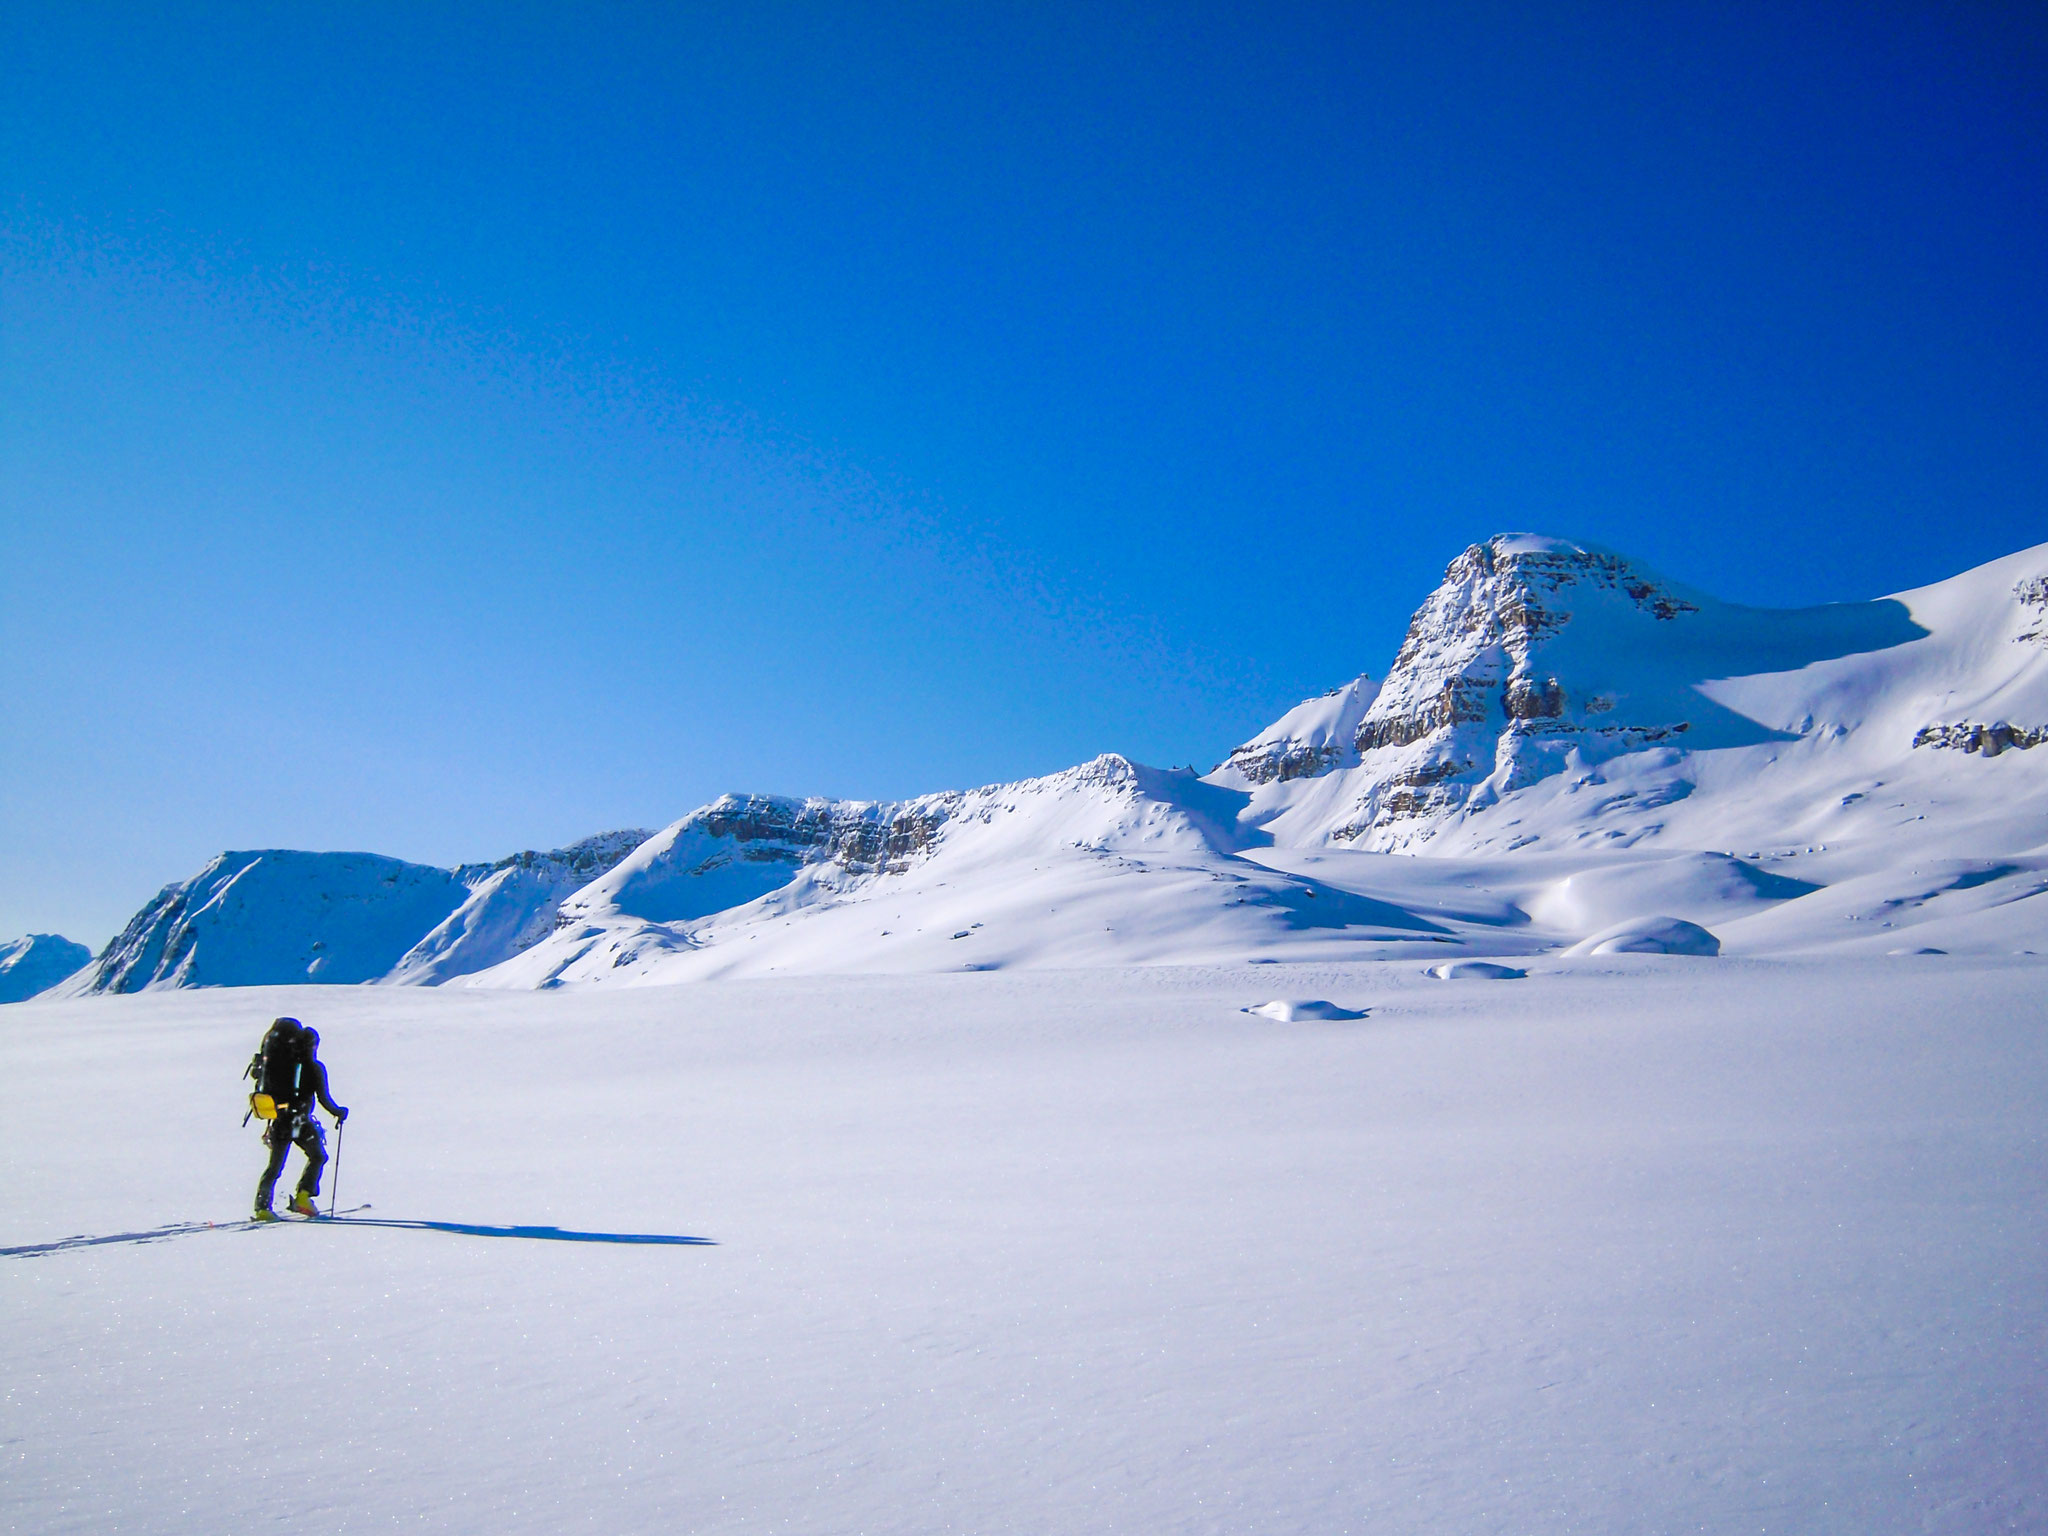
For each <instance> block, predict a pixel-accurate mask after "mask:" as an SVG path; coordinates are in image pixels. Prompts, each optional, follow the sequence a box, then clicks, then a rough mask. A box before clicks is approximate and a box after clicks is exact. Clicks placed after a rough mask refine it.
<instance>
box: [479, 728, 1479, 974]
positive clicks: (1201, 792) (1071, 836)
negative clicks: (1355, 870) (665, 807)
mask: <svg viewBox="0 0 2048 1536" xmlns="http://www.w3.org/2000/svg"><path fill="white" fill-rule="evenodd" d="M1246 800H1247V797H1246V796H1245V795H1244V794H1242V793H1239V792H1235V791H1231V790H1228V789H1224V788H1219V787H1217V786H1215V785H1210V784H1205V783H1203V782H1202V781H1201V780H1199V779H1197V778H1196V777H1195V776H1194V775H1193V774H1191V773H1168V772H1162V771H1160V770H1158V769H1152V768H1143V767H1139V766H1138V765H1136V764H1133V763H1131V762H1129V761H1127V760H1125V759H1124V758H1121V757H1117V756H1114V755H1111V756H1105V757H1101V758H1098V759H1096V760H1095V761H1094V762H1092V763H1086V764H1083V765H1082V766H1081V767H1079V768H1072V769H1068V770H1066V771H1065V772H1063V773H1057V774H1052V775H1050V776H1048V777H1046V778H1043V779H1031V780H1026V781H1023V782H1021V783H1016V784H1001V785H992V786H990V787H988V788H985V789H978V790H972V791H968V792H965V793H956V794H945V795H932V796H927V797H925V798H923V799H919V800H911V801H904V802H900V803H894V804H868V803H835V802H830V801H785V800H774V799H771V798H768V797H761V796H756V797H751V798H749V799H747V800H740V799H738V798H736V797H728V798H727V799H726V800H722V801H719V802H717V803H716V804H714V805H713V806H710V807H707V808H706V810H704V811H699V812H696V813H693V814H692V815H691V816H689V817H686V818H684V820H682V821H680V822H678V823H676V824H675V825H674V826H672V827H670V828H668V829H666V830H665V831H663V832H662V833H660V834H658V835H657V836H656V837H654V838H651V839H649V841H648V842H647V843H646V844H645V845H643V846H642V847H641V848H640V849H638V850H637V851H636V852H635V853H634V854H633V856H632V857H631V858H629V859H627V860H625V861H624V862H622V863H621V864H620V865H619V866H618V868H616V869H615V870H613V871H612V872H611V874H610V875H608V876H606V877H605V878H604V879H602V880H599V881H597V882H595V883H594V884H593V885H592V886H591V887H590V888H589V889H588V890H587V891H584V892H581V893H579V894H578V895H576V896H575V897H573V898H571V899H570V900H569V901H567V902H565V903H564V904H563V907H562V913H561V918H560V926H559V927H558V928H557V929H556V931H555V932H554V933H553V934H552V935H551V936H550V937H549V938H547V939H546V940H544V941H542V942H541V943H539V944H536V945H534V946H533V947H532V948H531V949H529V950H527V951H525V952H524V953H522V954H520V955H519V956H517V957H516V958H515V959H513V960H510V961H508V962H506V963H505V964H503V965H500V966H497V967H494V968H492V969H491V970H489V971H484V972H480V973H478V974H477V975H475V976H472V977H470V978H469V979H468V983H467V984H468V985H472V986H482V987H506V986H510V987H536V986H550V987H551V986H561V985H566V984H573V983H591V982H615V983H616V982H623V983H630V984H634V985H649V984H662V983H667V982H674V981H681V980H697V979H705V978H710V977H718V976H747V975H765V974H767V973H769V972H771V971H793V970H809V971H841V972H861V971H880V972H901V971H930V970H979V969H993V968H1002V967H1006V966H1016V965H1026V966H1036V965H1094V964H1118V963H1132V962H1138V963H1166V962H1170V961H1178V960H1189V959H1213V958H1219V957H1232V958H1250V957H1253V956H1256V955H1258V954H1261V953H1264V952H1267V951H1269V950H1272V949H1274V948H1275V947H1286V948H1287V949H1288V951H1289V952H1290V953H1297V954H1301V955H1310V954H1316V953H1336V952H1340V951H1344V950H1347V949H1348V948H1350V947H1352V946H1355V945H1358V944H1361V943H1367V942H1370V943H1374V944H1378V945H1382V946H1384V945H1395V946H1408V945H1414V944H1418V943H1419V944H1436V943H1442V942H1449V941H1450V937H1451V935H1450V930H1449V929H1448V928H1447V927H1446V926H1445V925H1444V924H1443V923H1441V922H1439V921H1438V920H1436V919H1435V918H1433V917H1431V916H1429V915H1426V914H1423V913H1418V912H1415V911H1411V910H1409V909H1407V908H1405V907H1403V906H1401V905H1398V904H1396V903H1392V902H1387V901H1383V900H1379V899H1376V898H1373V897H1368V896H1361V895H1358V894H1355V893H1350V892H1346V891H1343V890H1340V889H1337V888H1335V887H1332V886H1328V885H1326V884H1324V883H1322V882H1319V881H1317V880H1315V879H1314V878H1312V877H1309V876H1305V875H1300V874H1295V873H1292V872H1290V871H1286V870H1275V869H1271V868H1268V867H1266V866H1263V865H1260V864H1257V863H1253V862H1250V861H1248V860H1245V859H1243V858H1240V857H1238V856H1237V855H1238V853H1239V852H1240V851H1241V850H1242V849H1244V848H1246V847H1248V846H1253V845H1256V844H1258V843H1260V842H1263V841H1264V839H1263V838H1262V837H1261V836H1260V835H1259V834H1257V833H1256V832H1254V831H1248V830H1245V829H1243V828H1241V827H1240V825H1239V818H1240V815H1241V813H1242V812H1243V809H1244V807H1245V804H1246ZM735 897H738V898H740V899H739V900H737V901H736V902H735V900H734V898H735Z"/></svg>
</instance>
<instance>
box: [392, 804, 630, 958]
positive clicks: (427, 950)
mask: <svg viewBox="0 0 2048 1536" xmlns="http://www.w3.org/2000/svg"><path fill="white" fill-rule="evenodd" d="M649 835H650V834H648V833H647V832H645V831H641V830H633V831H625V832H605V833H601V834H599V835H598V836H596V837H591V838H585V839H584V840H583V841H582V842H580V843H573V844H571V845H570V846H569V847H567V848H557V849H555V850H554V851H553V852H550V853H538V852H534V851H532V850H528V851H527V852H525V853H517V854H514V855H513V856H512V857H511V858H509V859H501V860H499V861H498V862H497V863H496V864H487V865H474V864H472V865H464V866H463V867H461V868H459V869H457V870H456V871H455V877H456V879H457V880H459V881H460V882H461V883H462V884H463V885H465V886H467V887H468V889H469V895H468V897H467V899H465V900H464V901H463V903H462V905H461V906H459V907H457V908H456V909H455V910H454V911H453V912H451V913H449V914H448V916H447V917H445V918H443V919H442V920H441V922H440V923H439V924H437V925H436V926H435V928H434V929H433V931H432V932H430V933H429V934H427V936H426V937H425V938H423V939H421V940H420V941H419V942H418V943H416V944H414V945H413V946H412V947H411V948H410V949H408V950H407V951H406V952H405V954H404V955H403V956H401V957H400V958H399V961H398V963H397V965H395V966H394V967H392V969H391V971H390V973H389V974H388V975H387V976H386V977H385V978H384V979H385V980H388V981H393V982H397V983H400V984H405V985H428V986H431V985H433V984H435V983H438V982H444V981H447V980H449V979H450V978H451V977H455V976H465V975H468V974H469V973H470V972H471V971H480V970H483V969H484V968H485V967H487V966H492V965H496V964H498V963H499V962H500V961H504V960H509V959H510V958H511V957H512V956H514V955H516V954H518V953H519V952H520V951H521V950H523V949H526V948H528V947H529V946H531V945H533V944H535V943H538V942H539V941H540V940H541V939H543V938H545V937H547V935H548V934H550V933H552V932H553V931H554V927H555V914H556V912H557V911H558V909H559V908H560V907H561V904H562V901H563V899H564V898H565V897H568V896H570V895H572V894H574V893H575V892H576V891H579V890H581V889H582V888H583V887H584V886H586V885H588V884H589V883H590V882H591V881H592V880H594V879H597V878H599V877H601V876H602V875H604V873H605V872H606V871H608V870H609V869H611V868H612V867H613V866H614V865H616V864H617V863H618V862H619V860H621V859H623V858H625V857H626V856H627V855H628V854H630V853H631V852H632V851H633V850H634V849H635V848H637V847H639V846H640V844H641V843H643V842H645V841H646V840H647V838H648V836H649Z"/></svg>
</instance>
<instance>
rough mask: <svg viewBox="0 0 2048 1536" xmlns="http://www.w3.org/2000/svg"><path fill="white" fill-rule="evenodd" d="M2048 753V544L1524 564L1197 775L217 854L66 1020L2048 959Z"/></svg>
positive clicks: (1596, 553) (1572, 551) (121, 946)
mask: <svg viewBox="0 0 2048 1536" xmlns="http://www.w3.org/2000/svg"><path fill="white" fill-rule="evenodd" d="M2040 746H2048V545H2041V546H2038V547H2036V548H2034V549H2030V550H2025V551H2022V552H2020V553H2018V554H2015V555H2012V556H2008V557H2007V558H2005V559H2003V560H1998V561H1993V562H1992V563H1990V564H1988V565H1985V566H1981V567H1979V568H1977V569H1976V570H1973V571H1968V572H1965V573H1964V574H1962V575H1960V576H1957V577H1954V578H1952V579H1951V580H1948V581H1944V582H1939V583H1936V584H1935V585H1933V586H1929V587H1923V588H1920V589H1918V590H1916V591H1912V592H1903V593H1899V594H1896V595H1895V596H1892V597H1886V598H1880V599H1878V600H1876V601H1872V602H1867V603H1846V604H1834V605H1829V606H1826V607H1819V608H1808V609H1795V610H1774V609H1755V608H1744V607H1739V606H1736V605H1733V604H1728V603H1723V602H1720V601H1718V600H1716V599H1714V598H1712V597H1710V596H1708V595H1707V594H1705V593H1702V592H1697V591H1694V590H1692V589H1690V588H1686V587H1683V586H1680V585H1678V584H1677V583H1674V582H1671V581H1668V580H1666V579H1664V578H1663V577H1661V576H1658V575H1656V574H1655V573H1653V572H1651V571H1649V570H1647V569H1645V568H1644V567H1642V566H1640V565H1638V564H1637V563H1635V562H1633V561H1630V560H1628V559H1626V558H1624V557H1622V556H1620V555H1617V554H1614V553H1612V552H1610V551H1607V550H1603V549H1599V548H1596V547H1594V546H1591V545H1585V544H1577V543H1572V542H1569V541H1566V540H1561V539H1551V538H1538V537H1534V536H1530V535H1501V536H1498V537H1495V538H1493V539H1491V540H1489V541H1487V542H1486V543H1484V544H1478V545H1474V546H1472V547H1471V548H1469V549H1467V550H1466V551H1465V552H1464V553H1463V554H1461V555H1459V556H1458V557H1457V559H1455V560H1454V561H1452V563H1451V565H1450V567H1449V569H1448V570H1447V571H1446V572H1445V575H1444V580H1443V583H1442V584H1441V585H1440V586H1439V587H1438V588H1437V589H1436V591H1435V592H1433V593H1431V594H1430V596H1429V597H1428V599H1427V600H1426V601H1425V602H1424V603H1423V605H1422V606H1421V608H1419V609H1418V610H1417V611H1416V614H1415V617H1414V620H1413V622H1412V623H1411V624H1410V626H1409V630H1408V634H1407V637H1406V639H1405V641H1404V642H1403V644H1402V646H1401V649H1400V652H1399V654H1398V655H1397V656H1396V657H1395V658H1394V661H1393V665H1392V666H1391V667H1390V668H1389V669H1388V671H1387V673H1386V675H1385V676H1384V678H1383V679H1382V680H1381V681H1379V682H1377V683H1375V682H1374V681H1373V680H1372V678H1370V677H1366V676H1361V677H1359V678H1356V679H1354V680H1353V681H1351V682H1349V683H1346V684H1344V685H1343V686H1341V687H1339V688H1337V689H1335V690H1333V691H1332V692H1330V693H1328V694H1326V695H1324V696H1322V697H1321V698H1317V699H1311V700H1308V701H1306V702H1305V703H1303V704H1301V705H1299V706H1297V707H1296V708H1295V709H1292V710H1290V711H1289V712H1288V713H1287V714H1285V715H1283V716H1282V717H1281V718H1280V719H1279V720H1278V721H1276V722H1274V724H1273V725H1272V726H1270V727H1268V728H1267V729H1266V730H1264V731H1262V732H1260V733H1259V734H1258V735H1257V736H1255V737H1254V738H1252V740H1250V741H1248V742H1246V743H1245V744H1244V745H1243V746H1241V747H1239V748H1237V750H1236V751H1234V752H1232V753H1230V754H1229V755H1228V757H1227V758H1226V759H1225V760H1224V761H1223V763H1222V764H1221V765H1220V766H1219V767H1218V768H1216V769H1215V770H1214V771H1213V772H1211V773H1209V774H1207V775H1203V776H1200V777H1197V776H1196V775H1195V774H1194V773H1193V772H1192V771H1188V772H1182V773H1171V772H1163V771H1160V770H1156V769H1150V768H1145V767H1142V766H1140V765H1137V764H1134V763H1131V762H1129V761H1127V760H1125V759H1123V758H1121V757H1116V756H1106V757H1102V758H1098V759H1096V760H1095V761H1094V762H1091V763H1087V764H1084V765H1082V766H1080V767H1077V768H1072V769H1068V770H1066V771H1065V772H1063V773H1057V774H1053V775H1050V776H1048V777H1046V778H1042V779H1033V780H1027V781H1025V782H1022V783H1017V784H1007V785H992V786H988V787H984V788H981V789H974V790H966V791H953V792H947V793H942V794H934V795H926V796H922V797H920V798H918V799H915V800H908V801H900V802H879V803H878V802H853V801H834V800H821V799H809V800H796V799H789V798H784V797H778V796H765V795H727V796H724V797H722V798H720V799H718V800H716V801H714V802H712V803H711V804H710V805H707V806H704V807H702V808H700V809H698V810H696V811H693V812H691V813H690V814H689V815H688V816H685V817H684V818H683V819H682V820H680V821H678V822H676V823H674V824H673V825H671V826H669V827H667V828H664V829H663V830H661V831H660V832H656V833H652V834H649V833H647V832H642V831H622V832H610V833H604V834H601V835H599V836H597V837H593V838H589V839H586V840H585V841H583V842H581V843H578V844H576V845H574V846H573V847H570V848H565V849H558V850H555V851H553V852H549V853H523V854H519V855H516V856H514V857H513V858H510V859H506V860H502V861H500V862H499V863H497V864H492V865H472V866H464V867H462V868H458V869H453V870H445V869H434V868H428V867H425V866H421V865H415V864H406V863H402V862H400V861H398V860H393V859H386V858H380V857H378V856H376V855H371V854H314V853H302V852H295V851H278V850H272V851H263V852H251V853H230V854H223V855H221V856H220V857H219V858H217V859H215V860H214V861H213V862H212V863H211V864H209V865H208V866H207V867H206V868H205V869H203V870H201V871H200V872H199V873H198V874H197V875H195V876H194V877H193V878H192V879H190V880H188V881H185V882H183V883H182V884H179V885H174V886H170V887H167V888H166V889H165V890H164V891H163V892H161V893H160V894H159V895H158V896H157V897H156V899H155V900H154V901H152V902H150V903H149V904H148V905H147V906H145V907H144V908H143V910H142V911H141V912H139V913H138V914H137V915H136V917H135V918H134V920H133V921H132V922H130V923H129V925H128V927H127V928H126V929H125V930H124V931H123V932H122V934H121V935H120V936H119V937H118V938H116V939H115V940H114V941H113V942H112V943H111V944H109V945H108V946H107V948H106V949H105V950H104V951H103V952H102V953H101V954H100V955H98V956H97V957H94V958H92V959H91V961H90V963H89V964H86V965H85V966H84V967H83V968H82V969H76V971H75V974H71V975H69V977H68V979H63V980H61V984H60V985H58V986H57V988H56V990H57V991H58V992H59V993H62V994H83V993H92V992H130V991H137V990H142V989H145V988H160V987H188V986H237V985H255V984H262V983H284V982H307V981H312V982H331V983H349V982H372V981H374V982H384V983H392V984H415V985H434V984H447V983H450V982H460V983H463V984H467V985H473V986H509V987H548V986H561V985H571V984H597V983H612V984H619V983H643V984H645V983H658V982H667V981H680V980H689V979H699V978H706V977H714V976H734V975H749V974H762V973H765V972H767V971H784V972H790V971H871V970H887V971H902V970H940V969H953V970H958V969H989V968H999V967H1002V966H1011V965H1031V966H1066V965H1077V966H1078V965H1102V964H1145V963H1161V962H1167V961H1177V962H1196V961H1202V960H1245V959H1289V958H1302V959H1310V958H1313V959H1338V958H1346V957H1366V956H1373V955H1401V954H1409V953H1414V954H1418V955H1420V954H1427V955H1431V956H1437V957H1441V956H1444V955H1447V954H1452V953H1473V954H1479V953H1486V954H1514V953H1525V952H1530V951H1534V950H1541V949H1548V948H1561V947H1564V946H1567V945H1572V944H1580V943H1583V942H1586V941H1589V940H1597V939H1598V938H1599V935H1600V934H1601V933H1602V932H1604V931H1605V930H1607V929H1608V928H1610V927H1613V926H1614V925H1617V924H1619V925H1622V926H1624V927H1626V926H1627V925H1628V924H1629V923H1631V922H1642V923H1645V924H1647V925H1648V926H1647V927H1646V928H1645V929H1644V931H1645V932H1646V933H1647V932H1652V931H1655V932H1666V931H1670V932H1676V931H1678V930H1677V929H1669V928H1658V927H1657V926H1656V924H1657V923H1658V922H1665V923H1669V922H1670V921H1672V920H1677V919H1683V920H1685V923H1686V924H1690V925H1693V926H1695V927H1696V926H1699V925H1705V926H1707V927H1709V928H1711V929H1712V930H1713V934H1714V935H1715V936H1717V941H1718V942H1719V943H1721V944H1722V945H1723V946H1724V948H1726V949H1728V950H1730V951H1747V952H1756V953H1777V952H1789V951H1799V950H1803V949H1814V948H1832V947H1837V946H1842V945H1848V946H1852V947H1861V948H1867V949H1875V950H1879V951H1883V950H1887V949H1892V948H1907V949H1912V948H1916V947H1917V948H1920V949H1944V948H1968V949H1975V950H1986V949H1989V950H2008V951H2009V950H2031V949H2048V900H2041V899H2038V898H2039V897H2040V896H2041V894H2042V893H2043V892H2044V891H2048V751H2040V752H2036V751H2034V750H2033V749H2034V748H2036V747H2040ZM1909 935H1910V939H1911V942H1908V938H1909ZM24 942H26V941H24ZM35 942H36V943H38V944H44V945H47V944H48V943H50V942H51V941H49V940H47V939H46V938H45V939H38V940H36V941H35ZM55 942H57V943H62V942H63V941H55ZM1643 942H1644V944H1649V943H1650V941H1648V940H1644V941H1643ZM1688 942H1694V941H1688ZM1625 947H1627V946H1625ZM1650 947H1655V946H1654V945H1651V946H1650ZM1695 947H1696V948H1697V947H1698V944H1697V943H1696V942H1695ZM73 949H74V950H76V949H77V947H76V946H73ZM55 953H56V952H55V951H47V950H46V954H48V955H54V954H55ZM78 958H80V959H82V958H83V951H82V950H80V951H78ZM39 963H49V962H48V961H47V960H46V961H44V962H39ZM6 965H7V962H6V960H5V959H4V952H0V982H4V979H5V977H6V975H7V971H6ZM68 969H73V967H67V970H68ZM50 980H51V981H58V980H59V978H58V977H55V976H53V977H51V978H50Z"/></svg>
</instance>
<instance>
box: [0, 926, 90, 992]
mask: <svg viewBox="0 0 2048 1536" xmlns="http://www.w3.org/2000/svg"><path fill="white" fill-rule="evenodd" d="M91 960H92V951H91V950H89V949H87V948H86V947H85V946H84V945H83V944H74V943H73V942H72V941H71V940H69V939H67V938H62V937H60V936H59V935H57V934H54V933H32V934H30V935H28V936H27V937H26V938H21V939H12V940H9V941H8V942H7V943H5V944H0V1003H18V1002H21V1001H22V1000H23V999H25V998H31V997H34V996H35V995H36V994H37V993H38V992H44V991H47V990H49V989H50V988H51V987H54V986H56V985H57V983H58V982H60V981H62V980H64V979H65V978H66V977H67V976H71V975H74V974H76V973H77V972H78V971H79V970H80V969H81V968H82V967H84V966H85V965H86V964H88V963H89V962H90V961H91Z"/></svg>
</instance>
